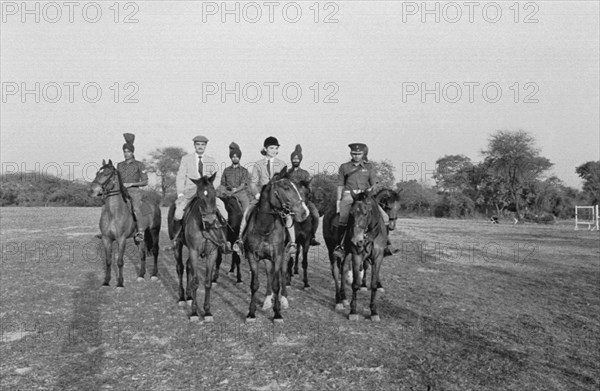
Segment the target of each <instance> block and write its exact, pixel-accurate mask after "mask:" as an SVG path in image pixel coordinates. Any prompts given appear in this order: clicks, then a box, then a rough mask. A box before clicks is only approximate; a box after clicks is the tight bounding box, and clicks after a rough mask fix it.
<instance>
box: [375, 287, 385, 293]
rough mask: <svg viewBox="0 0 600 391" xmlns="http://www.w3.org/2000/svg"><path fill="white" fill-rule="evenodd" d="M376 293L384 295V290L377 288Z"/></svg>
mask: <svg viewBox="0 0 600 391" xmlns="http://www.w3.org/2000/svg"><path fill="white" fill-rule="evenodd" d="M377 292H379V293H385V289H383V288H377Z"/></svg>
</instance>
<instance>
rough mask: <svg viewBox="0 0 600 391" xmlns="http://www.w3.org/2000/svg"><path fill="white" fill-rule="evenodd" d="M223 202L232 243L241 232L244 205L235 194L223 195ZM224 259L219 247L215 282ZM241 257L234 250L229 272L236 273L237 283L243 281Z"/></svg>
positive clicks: (229, 239)
mask: <svg viewBox="0 0 600 391" xmlns="http://www.w3.org/2000/svg"><path fill="white" fill-rule="evenodd" d="M221 200H223V203H224V204H225V209H226V210H227V214H228V215H229V218H228V219H227V241H228V242H230V243H235V241H236V240H237V238H238V237H239V234H240V225H241V224H242V218H243V216H244V212H243V211H242V206H241V205H240V202H239V201H238V200H237V198H235V197H234V196H229V197H221ZM222 259H223V251H222V249H220V248H219V254H218V255H217V270H216V271H215V274H214V275H213V282H214V283H216V282H217V280H218V278H219V269H220V267H221V262H222ZM240 264H241V259H240V256H239V254H238V253H237V252H235V251H234V252H233V253H232V254H231V267H230V268H229V273H236V277H237V283H238V284H240V283H242V272H241V270H240Z"/></svg>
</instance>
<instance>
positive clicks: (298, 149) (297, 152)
mask: <svg viewBox="0 0 600 391" xmlns="http://www.w3.org/2000/svg"><path fill="white" fill-rule="evenodd" d="M294 156H298V159H300V161H302V147H301V146H300V144H297V145H296V149H294V152H292V154H291V155H290V160H294Z"/></svg>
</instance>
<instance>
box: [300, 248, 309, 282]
mask: <svg viewBox="0 0 600 391" xmlns="http://www.w3.org/2000/svg"><path fill="white" fill-rule="evenodd" d="M309 247H310V242H308V244H307V243H305V244H304V246H302V269H303V271H304V288H305V289H306V288H310V285H309V284H308V249H309Z"/></svg>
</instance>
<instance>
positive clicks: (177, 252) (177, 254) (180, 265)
mask: <svg viewBox="0 0 600 391" xmlns="http://www.w3.org/2000/svg"><path fill="white" fill-rule="evenodd" d="M182 251H183V248H182V245H181V243H177V245H176V246H175V262H176V263H177V264H176V266H175V267H176V268H177V277H179V305H184V304H185V292H184V290H183V257H182ZM188 281H189V276H188Z"/></svg>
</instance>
